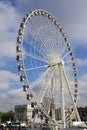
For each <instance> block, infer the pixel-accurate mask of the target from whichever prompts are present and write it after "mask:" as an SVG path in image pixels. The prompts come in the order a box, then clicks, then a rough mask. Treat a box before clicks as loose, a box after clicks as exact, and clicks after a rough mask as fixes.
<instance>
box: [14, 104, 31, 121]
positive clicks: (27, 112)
mask: <svg viewBox="0 0 87 130" xmlns="http://www.w3.org/2000/svg"><path fill="white" fill-rule="evenodd" d="M32 111H33V108H32V107H31V105H27V104H26V105H15V108H14V120H15V121H23V122H26V123H27V122H29V121H30V120H31V118H32Z"/></svg>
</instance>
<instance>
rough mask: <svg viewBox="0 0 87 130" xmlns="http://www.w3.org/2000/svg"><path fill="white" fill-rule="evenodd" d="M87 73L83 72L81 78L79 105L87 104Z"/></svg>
mask: <svg viewBox="0 0 87 130" xmlns="http://www.w3.org/2000/svg"><path fill="white" fill-rule="evenodd" d="M86 90H87V73H86V74H83V75H82V76H81V77H80V79H79V94H78V96H79V98H78V104H79V106H87V91H86Z"/></svg>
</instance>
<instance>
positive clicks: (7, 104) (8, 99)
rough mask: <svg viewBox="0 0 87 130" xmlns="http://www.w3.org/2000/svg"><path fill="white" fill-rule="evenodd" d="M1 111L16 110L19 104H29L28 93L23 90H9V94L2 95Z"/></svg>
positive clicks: (0, 96) (0, 97) (0, 98)
mask: <svg viewBox="0 0 87 130" xmlns="http://www.w3.org/2000/svg"><path fill="white" fill-rule="evenodd" d="M0 100H1V101H0V111H2V112H5V111H9V110H14V106H15V105H17V104H29V101H27V100H26V93H24V92H23V90H22V89H14V90H9V91H8V92H7V94H0Z"/></svg>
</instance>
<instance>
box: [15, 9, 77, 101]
mask: <svg viewBox="0 0 87 130" xmlns="http://www.w3.org/2000/svg"><path fill="white" fill-rule="evenodd" d="M37 15H41V16H42V17H43V16H45V17H46V18H48V19H49V20H51V21H52V22H53V24H54V25H55V27H56V28H57V29H58V30H59V31H60V34H61V35H62V37H63V38H64V41H65V44H66V46H67V49H68V52H69V54H67V55H69V56H70V57H71V62H72V69H73V72H74V77H75V80H74V84H75V94H74V100H75V102H76V101H77V93H78V90H77V89H78V77H77V68H76V63H75V60H74V55H73V52H72V49H71V45H70V42H69V39H68V38H67V36H66V33H65V32H64V30H63V29H62V27H61V25H60V24H59V22H58V21H57V20H56V18H55V17H54V16H52V15H51V14H50V13H49V12H48V11H46V10H42V9H39V10H34V11H32V12H30V13H28V14H27V16H26V17H25V18H24V19H23V22H22V23H21V24H20V28H19V31H18V37H17V53H18V54H19V53H21V50H20V48H19V45H20V44H21V43H22V39H23V35H24V34H23V32H24V29H25V27H26V26H27V23H28V22H29V20H30V19H32V17H35V16H37ZM21 49H22V47H21ZM22 55H23V52H22V53H21V56H22ZM17 56H20V55H17ZM32 57H34V56H33V55H32ZM21 58H22V57H21ZM35 58H36V57H35ZM38 58H39V57H38ZM17 61H18V65H19V66H20V64H22V65H23V68H22V69H23V70H22V71H23V72H24V73H23V74H24V75H25V77H26V81H24V84H27V85H29V84H30V83H29V81H28V78H27V74H26V68H25V66H24V62H23V61H19V60H17ZM45 62H47V61H45ZM61 62H62V61H61ZM49 66H50V64H48V65H46V67H49ZM37 67H38V66H37ZM31 93H32V92H31Z"/></svg>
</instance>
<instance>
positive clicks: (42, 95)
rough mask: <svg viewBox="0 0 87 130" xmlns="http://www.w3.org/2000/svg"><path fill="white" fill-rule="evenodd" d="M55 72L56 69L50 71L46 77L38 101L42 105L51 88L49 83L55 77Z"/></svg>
mask: <svg viewBox="0 0 87 130" xmlns="http://www.w3.org/2000/svg"><path fill="white" fill-rule="evenodd" d="M53 71H54V69H53V70H49V72H48V74H47V76H46V79H45V83H44V85H43V87H42V89H41V91H40V94H39V95H38V101H39V102H40V103H42V100H43V98H44V97H45V92H46V89H47V88H48V87H49V85H48V83H49V81H50V79H51V77H52V75H53V74H52V72H53Z"/></svg>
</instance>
